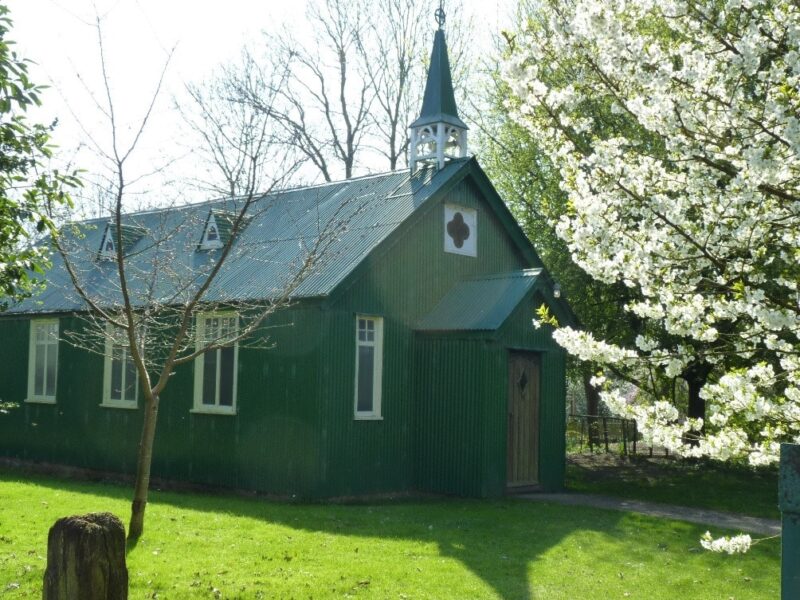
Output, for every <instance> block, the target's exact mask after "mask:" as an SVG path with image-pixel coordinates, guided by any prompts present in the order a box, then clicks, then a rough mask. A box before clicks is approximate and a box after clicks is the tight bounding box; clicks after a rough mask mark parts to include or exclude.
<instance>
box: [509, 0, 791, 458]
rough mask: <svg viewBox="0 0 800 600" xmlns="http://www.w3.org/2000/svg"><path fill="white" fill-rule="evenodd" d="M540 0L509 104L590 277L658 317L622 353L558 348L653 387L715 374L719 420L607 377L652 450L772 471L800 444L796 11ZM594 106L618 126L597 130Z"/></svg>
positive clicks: (641, 312)
mask: <svg viewBox="0 0 800 600" xmlns="http://www.w3.org/2000/svg"><path fill="white" fill-rule="evenodd" d="M538 6H539V8H538V9H537V11H536V14H535V22H534V23H532V25H531V27H529V28H528V30H527V31H526V33H525V34H524V35H521V36H518V37H517V38H516V39H515V40H514V45H515V51H514V53H513V56H512V58H511V60H510V61H509V62H508V64H507V81H508V84H509V86H510V88H511V90H512V92H513V94H514V96H515V97H516V98H517V102H516V103H512V104H511V105H510V108H511V109H512V110H513V111H514V116H515V119H516V120H517V122H518V123H519V124H520V125H522V126H523V127H525V128H526V129H528V130H529V131H530V133H531V135H532V136H533V137H534V138H535V139H536V140H537V144H539V146H540V147H541V149H542V150H543V151H544V152H545V154H546V156H547V157H548V158H549V160H550V161H552V163H553V164H554V165H555V166H556V167H557V169H558V171H559V173H560V175H561V177H562V184H561V185H562V189H563V190H564V192H565V193H566V195H567V209H568V210H567V211H566V212H565V214H564V215H562V216H561V218H560V219H559V221H558V224H557V232H558V235H559V237H560V238H561V239H562V240H564V242H565V243H566V245H567V247H568V248H569V250H570V252H571V254H572V257H573V259H574V260H575V261H576V262H577V264H578V265H579V266H580V267H581V268H583V269H584V270H585V271H586V272H587V273H588V274H590V275H591V276H592V277H594V278H595V279H598V280H600V281H603V282H606V283H609V284H622V285H624V286H625V287H627V288H628V289H630V290H632V291H633V292H634V293H635V296H636V297H635V299H633V300H631V301H628V302H627V303H626V305H625V309H626V311H628V312H629V313H631V314H633V315H635V316H636V317H638V318H639V319H641V320H642V321H643V322H645V323H646V324H647V331H645V332H644V333H642V334H640V335H638V336H637V337H636V340H635V343H634V344H629V345H624V347H623V346H621V345H617V344H611V343H607V342H600V341H598V340H597V339H595V337H594V336H592V335H591V334H590V333H587V332H578V331H574V330H571V329H569V328H562V329H560V330H559V331H557V332H556V334H555V335H556V337H557V339H558V341H559V342H560V343H561V344H562V345H564V346H565V347H566V348H567V349H568V350H570V352H572V353H574V354H579V355H580V356H581V357H582V358H584V359H589V360H592V361H595V362H599V363H605V364H617V365H619V364H622V365H625V367H626V368H629V369H637V370H639V372H640V373H643V374H652V375H653V377H657V376H660V377H665V378H667V379H670V378H675V377H676V376H682V375H683V376H686V373H687V372H691V371H692V370H693V369H695V368H696V367H701V368H700V371H701V376H699V378H700V379H701V380H702V381H703V382H706V381H707V383H705V385H704V386H703V388H702V391H701V392H700V395H701V397H702V398H703V399H705V401H706V402H707V403H708V415H709V416H708V419H707V420H706V421H705V422H704V421H703V420H701V419H684V418H682V417H681V415H680V413H679V412H678V411H677V410H676V409H675V407H674V404H673V403H671V402H670V401H669V399H668V398H666V397H665V398H664V399H663V400H660V401H657V402H655V403H654V404H652V405H648V406H640V405H636V404H633V403H631V402H629V401H628V399H626V398H625V397H623V396H622V395H621V394H620V393H618V392H617V391H615V390H613V389H611V388H610V387H608V385H607V382H606V381H604V379H603V378H602V377H601V378H597V379H596V380H595V383H597V384H599V385H603V386H606V389H605V390H604V392H603V398H604V400H605V401H606V402H607V403H608V404H609V405H610V406H611V407H613V408H614V409H615V410H616V411H617V412H619V413H621V414H623V415H626V416H633V417H635V418H637V420H638V421H639V425H640V430H641V431H642V432H643V433H644V435H645V437H646V438H647V441H648V442H649V443H654V444H656V445H663V446H666V447H668V448H670V449H671V450H674V451H677V452H680V453H682V454H684V455H689V456H701V455H707V456H711V457H714V458H718V459H737V458H747V459H748V460H749V461H750V463H751V464H766V463H771V462H774V461H775V460H776V459H777V454H778V447H779V442H781V441H790V440H794V441H800V355H798V347H800V304H799V303H798V281H800V263H799V262H798V260H797V259H798V248H800V219H799V218H798V217H799V216H800V215H799V214H798V213H799V212H800V189H798V184H799V180H798V176H800V119H799V118H798V117H799V115H798V108H800V96H798V94H797V89H798V87H799V85H800V9H799V8H798V7H797V6H796V5H794V4H793V3H790V2H788V1H786V0H763V1H762V0H750V1H745V2H742V1H741V0H729V1H727V2H720V1H706V2H699V3H698V2H690V1H685V0H672V1H667V2H654V1H652V0H645V1H642V2H637V3H630V2H624V1H623V0H609V1H605V2H598V1H597V0H573V1H570V2H544V3H542V4H540V5H538ZM554 69H555V70H558V74H559V75H560V76H559V77H553V76H552V75H553V70H554ZM565 72H567V73H569V75H570V76H568V77H564V76H563V74H564V73H565ZM597 106H603V107H605V110H607V111H608V113H610V114H614V115H617V116H618V118H619V120H618V123H617V124H616V126H613V125H614V123H613V122H611V121H606V122H604V123H603V126H602V127H600V126H598V123H597V122H596V120H595V115H596V107H597ZM609 125H612V126H610V127H609ZM687 441H693V442H694V443H692V444H687V443H686V442H687Z"/></svg>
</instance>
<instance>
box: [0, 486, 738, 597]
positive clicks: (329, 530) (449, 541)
mask: <svg viewBox="0 0 800 600" xmlns="http://www.w3.org/2000/svg"><path fill="white" fill-rule="evenodd" d="M6 479H8V480H11V479H16V480H20V481H23V479H22V478H20V477H8V478H7V477H5V475H4V474H3V473H2V472H0V482H2V481H3V480H6ZM24 481H31V482H33V483H36V484H37V485H42V486H45V487H49V488H52V489H56V490H60V491H69V492H76V493H87V494H92V495H94V496H104V497H107V498H109V499H113V500H114V501H115V504H117V506H119V502H120V501H121V502H123V505H124V506H129V504H128V501H129V495H130V491H129V489H128V488H125V487H119V486H112V485H108V484H97V483H86V482H75V481H64V480H52V479H46V478H42V479H39V478H38V477H36V476H32V477H31V478H28V477H25V479H24ZM176 509H182V510H186V511H192V512H193V513H200V514H199V516H197V517H193V518H196V520H195V521H192V523H191V524H188V525H183V526H188V527H189V528H191V527H197V528H201V527H202V528H205V529H203V530H201V531H199V532H198V533H199V534H200V535H201V536H203V535H211V536H213V535H215V529H214V528H215V527H219V526H220V525H217V526H215V525H211V522H212V521H214V520H215V519H216V518H217V517H218V516H221V517H223V518H227V517H228V516H230V517H235V518H237V519H241V523H237V525H238V526H240V527H241V531H242V533H241V535H242V539H241V543H243V544H248V543H250V544H255V545H256V546H259V545H261V544H262V541H261V540H260V539H259V538H258V536H259V535H262V534H264V533H265V530H263V529H262V530H260V531H259V528H260V527H261V525H264V524H266V525H270V526H272V525H276V526H280V527H284V528H289V529H291V530H295V531H298V532H304V533H308V534H311V535H313V536H316V535H317V534H323V536H322V537H324V536H335V537H336V538H337V540H338V539H344V540H347V541H348V544H346V547H347V551H348V552H352V551H353V547H354V548H355V552H358V547H359V546H360V547H361V549H362V553H363V552H367V551H372V552H376V551H385V552H388V553H392V552H394V553H397V552H400V553H401V554H399V555H396V561H397V564H395V565H394V566H395V567H396V569H395V572H396V573H397V576H398V577H400V578H407V579H408V580H409V592H410V596H409V597H417V596H419V595H423V597H442V598H444V597H465V596H463V595H459V594H453V593H450V594H448V591H452V590H448V589H446V588H439V589H425V590H424V591H423V592H421V593H414V591H415V590H418V589H419V588H415V585H417V584H416V582H414V579H415V578H416V575H415V569H416V567H417V565H422V566H423V567H424V568H425V569H426V570H428V571H431V570H433V569H436V568H442V567H441V563H440V560H439V558H445V559H452V560H454V561H458V563H460V564H461V565H463V566H464V568H466V569H468V570H469V571H470V572H471V573H472V574H474V576H475V577H477V578H479V579H480V580H481V581H482V582H483V583H484V584H486V585H487V586H489V587H491V589H492V590H493V591H494V593H495V594H496V595H497V596H499V597H501V598H503V599H504V600H511V599H517V598H548V597H563V598H567V597H578V596H576V595H575V594H576V593H583V592H580V590H582V589H586V586H587V585H593V584H592V583H591V582H592V581H593V578H594V577H595V576H597V573H596V572H595V568H596V567H597V566H598V563H597V562H592V561H611V562H612V564H615V565H616V564H619V565H622V564H628V563H630V562H631V561H635V562H636V563H637V564H639V565H643V566H647V567H648V568H649V567H651V566H654V565H655V564H656V563H657V562H658V561H663V560H664V557H665V556H666V555H665V554H664V551H665V550H664V549H665V548H666V547H667V546H668V545H669V544H673V543H675V542H676V540H678V539H680V540H682V543H684V544H685V539H686V533H687V532H691V535H692V536H695V535H697V534H696V532H695V531H694V530H695V529H696V528H693V526H689V525H686V526H685V527H683V528H682V529H681V530H680V531H679V533H680V536H678V537H674V538H673V539H665V538H664V537H663V536H664V535H665V531H666V532H668V531H669V530H670V527H669V526H667V527H664V526H663V524H659V523H658V522H657V521H653V520H647V519H645V518H643V517H642V518H638V517H633V516H631V515H625V514H623V513H618V512H613V511H603V510H596V509H587V508H576V507H564V506H558V505H551V504H545V503H538V502H537V503H533V502H527V501H524V500H516V499H509V500H498V501H479V500H459V499H436V500H418V499H415V500H400V501H391V502H389V501H386V502H379V503H369V504H351V505H342V504H288V503H281V502H275V501H267V500H263V499H251V498H243V497H241V496H235V495H227V494H203V495H200V494H188V493H176V492H158V491H154V492H153V493H152V496H151V504H150V507H149V509H148V511H149V513H148V518H147V520H146V522H145V534H144V538H143V540H147V538H148V533H149V532H155V531H157V530H158V528H160V527H167V526H171V525H169V522H170V521H174V520H175V518H174V516H175V515H177V514H178V513H177V512H176ZM181 514H184V513H181ZM206 514H207V515H208V517H206V516H205V515H206ZM212 515H213V516H212ZM120 516H122V517H127V515H120ZM222 526H231V523H230V522H227V524H226V525H222ZM175 527H176V530H177V531H180V526H175ZM648 528H651V529H650V530H649V529H648ZM148 529H149V532H148ZM679 529H680V528H679ZM649 531H652V538H651V539H648V540H647V543H648V547H647V549H646V551H642V552H640V555H638V556H633V555H632V550H631V547H630V542H631V539H633V538H632V536H634V535H635V536H639V537H641V536H642V534H643V533H644V536H645V537H647V535H648V532H649ZM152 535H153V534H152V533H151V536H152ZM272 535H273V536H274V537H273V539H272V540H271V541H265V542H263V546H264V552H266V553H270V552H271V553H273V554H278V553H280V552H283V551H284V548H285V547H286V546H285V545H283V546H282V545H281V541H280V540H282V539H283V537H282V534H272ZM292 535H294V534H292ZM681 536H682V537H681ZM365 538H373V539H380V540H383V541H397V542H402V543H405V542H408V544H407V545H401V546H399V547H395V546H389V547H387V546H385V545H381V546H380V550H376V549H375V546H373V545H370V546H369V550H368V549H367V546H365V544H366V543H367V542H365V541H364V539H365ZM568 538H569V539H568ZM183 539H187V538H181V541H177V542H176V543H175V544H176V545H175V550H173V551H180V552H182V551H183V550H182V548H183V547H184V546H183V545H182V540H183ZM694 539H696V537H695V538H694ZM350 542H351V543H350ZM337 543H338V542H337ZM431 544H433V545H435V548H436V550H435V552H434V555H435V556H434V557H431V556H427V557H426V556H418V555H416V553H418V552H419V553H421V554H423V555H424V554H425V553H426V552H427V553H430V545H431ZM313 545H316V543H315V544H313ZM426 545H427V548H428V549H427V550H426ZM146 546H147V547H146V548H140V549H138V550H137V551H141V552H144V553H146V554H149V553H150V552H149V551H150V550H152V548H151V546H150V545H149V544H147V545H146ZM306 547H308V545H307V546H306ZM399 548H400V549H402V550H399ZM581 548H583V550H582V551H581V552H578V551H575V552H574V553H573V550H574V549H581ZM587 548H591V549H590V551H587ZM685 550H686V549H685V548H682V549H681V552H682V553H685ZM130 551H133V548H131V549H130ZM187 551H188V549H187ZM337 552H338V550H337ZM634 554H635V552H634ZM223 555H224V554H221V555H220V558H221V557H222V556H223ZM576 556H577V558H576ZM589 556H591V557H592V558H591V559H589V558H587V557H589ZM324 557H327V558H323V555H320V556H314V557H301V556H298V557H297V558H298V559H299V560H301V561H302V560H304V559H312V560H315V561H316V560H323V559H324V560H333V561H341V562H342V563H343V564H344V563H347V562H348V561H355V560H359V559H360V558H362V557H358V556H357V555H354V554H351V555H349V556H345V555H344V554H342V555H339V554H335V553H334V554H330V553H329V554H326V555H324ZM363 558H366V557H363ZM710 560H711V559H710ZM278 561H280V559H278ZM417 561H419V562H417ZM426 561H427V562H426ZM626 561H627V562H626ZM709 564H712V563H709ZM253 568H254V569H257V568H260V567H258V566H256V565H254V567H253ZM554 568H555V569H563V573H556V576H555V579H554V576H553V575H552V570H553V569H554ZM616 568H617V567H612V569H616ZM603 569H605V570H606V571H608V567H605V566H603V567H601V569H600V570H603ZM347 572H348V573H352V572H353V570H352V569H351V570H350V571H347ZM456 573H457V572H456ZM612 575H613V576H614V579H616V575H617V573H616V572H614V573H612ZM451 576H452V571H451ZM621 576H622V575H620V577H621ZM426 581H428V582H429V583H428V585H431V586H435V585H445V584H444V583H440V582H438V581H436V579H434V580H433V582H431V580H430V579H427V580H426ZM587 582H589V583H587ZM355 583H357V582H350V584H355ZM614 583H615V582H612V585H613V584H614ZM479 587H480V586H479ZM589 589H590V590H591V589H594V588H589ZM345 591H346V590H345ZM376 591H377V588H376V589H375V590H373V592H376ZM595 591H596V590H595ZM590 593H591V592H590ZM481 594H485V591H484V592H481ZM619 595H620V596H621V595H622V593H621V592H620V594H619ZM688 595H689V597H698V596H692V595H691V593H689V594H688ZM476 597H477V596H476ZM580 597H600V596H591V595H589V596H585V595H584V596H580ZM608 597H611V596H608ZM641 597H645V596H641ZM659 597H664V596H663V595H662V596H659ZM737 597H738V596H737Z"/></svg>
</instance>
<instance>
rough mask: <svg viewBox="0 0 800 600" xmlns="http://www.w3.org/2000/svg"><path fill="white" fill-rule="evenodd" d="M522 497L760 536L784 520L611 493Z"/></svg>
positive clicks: (778, 529)
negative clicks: (628, 497)
mask: <svg viewBox="0 0 800 600" xmlns="http://www.w3.org/2000/svg"><path fill="white" fill-rule="evenodd" d="M518 497H519V498H524V499H526V500H533V501H536V502H554V503H556V504H566V505H571V506H591V507H594V508H604V509H608V510H622V511H627V512H635V513H640V514H643V515H649V516H651V517H659V518H662V519H674V520H676V521H688V522H690V523H699V524H701V525H711V526H713V527H718V528H720V529H731V530H733V531H742V532H748V533H757V534H760V535H780V533H781V522H780V521H778V520H777V519H764V518H760V517H750V516H747V515H741V514H736V513H728V512H722V511H718V510H706V509H704V508H691V507H687V506H675V505H672V504H658V503H655V502H642V501H640V500H625V499H622V498H611V497H609V496H597V495H594V494H577V493H571V494H545V493H535V494H521V495H520V496H518ZM712 533H714V532H712ZM715 535H716V534H715Z"/></svg>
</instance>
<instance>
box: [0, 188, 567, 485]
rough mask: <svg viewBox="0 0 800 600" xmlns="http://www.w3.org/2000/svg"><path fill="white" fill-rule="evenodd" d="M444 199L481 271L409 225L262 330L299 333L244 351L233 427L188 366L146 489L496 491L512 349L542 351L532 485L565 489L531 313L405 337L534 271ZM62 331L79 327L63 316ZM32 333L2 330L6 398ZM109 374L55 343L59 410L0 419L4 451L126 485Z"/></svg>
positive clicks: (467, 193) (556, 398)
mask: <svg viewBox="0 0 800 600" xmlns="http://www.w3.org/2000/svg"><path fill="white" fill-rule="evenodd" d="M447 201H448V202H453V203H456V204H461V205H463V206H468V207H474V208H477V209H478V232H479V234H478V235H479V238H478V258H477V259H476V258H471V257H467V256H459V255H454V254H446V253H444V252H443V243H444V242H443V235H444V234H443V229H444V223H443V206H442V202H440V203H438V204H437V205H436V206H434V207H432V209H431V210H429V211H427V212H426V213H424V214H421V215H419V216H418V217H414V219H417V221H416V222H413V223H406V224H404V225H403V227H405V230H404V234H403V235H402V236H399V239H397V240H396V242H395V243H393V244H391V245H387V246H385V247H382V248H379V251H378V252H377V253H375V254H373V255H372V256H371V257H370V258H369V259H368V260H367V261H366V262H365V264H362V265H361V266H359V267H358V269H357V272H356V274H355V275H354V277H353V278H352V279H351V280H350V281H348V282H346V285H345V286H344V289H342V291H341V293H340V294H338V295H337V296H334V297H332V298H330V299H329V300H327V301H325V302H324V303H317V302H314V301H304V302H303V303H300V304H297V305H295V306H294V307H293V308H291V309H289V310H286V311H282V312H281V313H280V314H278V315H275V316H274V318H273V319H272V321H271V322H270V325H281V324H283V325H288V324H292V326H287V327H276V328H271V329H268V330H266V333H267V334H268V335H269V336H270V338H271V341H272V342H273V344H274V347H273V348H271V349H269V350H264V349H249V348H245V347H241V348H240V353H239V372H238V401H237V402H238V411H239V412H238V415H237V416H236V417H230V416H221V415H207V414H193V413H191V412H190V409H191V407H192V395H193V365H184V366H182V367H180V368H179V369H178V370H177V372H176V373H175V375H174V376H173V377H172V379H171V380H170V384H169V386H168V388H167V390H166V391H165V392H164V394H163V396H162V401H161V412H160V415H159V424H158V430H157V435H156V447H155V458H154V463H153V474H154V476H157V477H165V478H170V479H176V480H186V481H194V482H201V483H209V484H215V485H224V486H230V487H238V488H249V489H254V490H261V491H266V492H271V493H277V494H298V495H301V496H309V497H314V496H341V495H349V494H362V493H376V492H390V491H401V490H407V489H409V488H414V487H418V488H422V489H430V490H433V491H441V492H448V493H456V494H468V495H495V494H499V493H502V491H503V489H504V486H505V440H506V431H505V427H506V412H505V411H506V379H507V362H506V361H507V347H514V346H516V347H520V348H539V349H544V350H547V354H545V356H544V357H543V362H542V408H541V415H542V421H543V422H545V421H546V428H547V429H546V430H543V431H542V435H541V440H542V442H541V444H542V450H541V456H542V465H541V473H542V481H543V483H545V484H546V485H548V486H549V487H552V488H555V487H558V486H560V484H561V481H562V480H563V443H564V442H563V412H564V401H563V395H564V390H563V386H564V379H563V377H564V366H563V356H561V354H560V353H558V352H557V351H553V350H552V342H550V341H549V340H548V339H545V338H543V337H541V336H542V335H543V334H541V333H536V332H531V328H530V316H531V311H532V305H531V306H526V307H524V309H520V311H519V315H516V316H515V317H514V323H513V324H511V325H508V326H507V327H506V328H505V329H504V330H503V331H502V332H501V339H496V340H494V339H491V340H485V339H476V338H472V339H470V338H469V337H468V336H467V337H465V338H464V339H429V338H426V339H424V340H422V339H417V338H415V337H414V334H413V327H414V325H415V323H416V322H417V320H418V318H419V317H420V316H421V315H423V314H425V313H427V312H428V311H430V310H431V309H432V307H433V306H434V305H435V304H436V303H437V302H438V300H439V299H440V298H441V297H442V296H443V295H444V294H445V293H446V292H447V291H448V290H449V289H450V288H451V287H452V286H453V285H454V284H455V283H456V282H457V281H459V280H461V279H464V278H466V277H469V276H472V275H479V274H489V273H498V272H506V271H512V270H516V269H520V268H525V267H530V266H538V265H530V264H527V263H526V262H525V260H524V259H523V258H522V257H521V255H520V254H519V251H518V249H517V248H516V247H515V246H514V245H513V244H512V243H511V242H510V240H509V238H508V236H507V235H506V233H505V230H504V229H503V228H502V227H501V226H500V224H499V223H498V222H497V221H496V219H495V217H494V216H493V215H492V214H491V212H490V211H489V210H488V209H487V207H486V205H485V203H484V202H483V201H482V200H481V199H480V198H479V195H478V193H477V191H476V189H475V188H474V186H473V185H472V184H471V183H469V182H462V183H461V184H459V185H458V186H457V187H456V188H455V189H454V190H452V191H451V192H450V193H449V194H448V198H447ZM358 313H365V314H374V315H381V316H383V317H384V318H385V321H384V344H385V345H384V359H383V360H384V363H383V364H384V368H383V400H382V412H383V420H381V421H354V419H353V395H354V372H355V364H354V363H355V314H358ZM61 327H62V331H63V330H64V329H66V328H74V327H80V321H79V320H78V319H76V318H74V317H63V318H62V319H61ZM28 335H29V325H28V321H27V319H24V318H16V317H14V318H11V317H5V318H2V319H0V340H2V343H0V382H2V384H0V391H2V393H3V394H4V396H3V398H2V399H3V400H9V401H21V400H23V399H24V397H25V395H26V393H27V389H26V388H27V348H28ZM537 336H538V337H537ZM415 348H418V350H419V351H418V352H416V353H415ZM415 370H418V372H419V374H420V375H419V376H418V377H416V378H415V376H414V372H415ZM102 373H103V360H102V357H100V356H98V355H93V354H89V353H87V352H86V351H84V350H79V349H76V348H74V347H72V346H70V345H68V344H66V343H64V342H62V343H61V345H60V358H59V373H58V377H59V380H58V404H56V405H55V406H51V405H34V404H23V405H22V407H21V408H20V409H18V410H15V411H13V412H12V413H11V414H9V415H0V440H1V441H0V453H2V454H4V455H6V456H15V457H19V458H24V459H32V460H40V461H50V462H56V463H63V464H72V465H76V466H81V467H90V468H96V469H107V470H111V471H119V472H132V471H133V468H134V465H135V459H136V448H137V445H138V439H139V433H140V425H141V410H138V411H130V410H123V409H110V408H102V407H100V406H99V404H100V402H101V395H102ZM140 404H141V402H140Z"/></svg>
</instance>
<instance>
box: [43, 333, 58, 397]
mask: <svg viewBox="0 0 800 600" xmlns="http://www.w3.org/2000/svg"><path fill="white" fill-rule="evenodd" d="M46 362H47V374H46V375H45V391H44V393H45V395H47V396H50V397H54V396H55V395H56V366H57V365H58V343H57V342H54V343H50V344H47V361H46Z"/></svg>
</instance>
